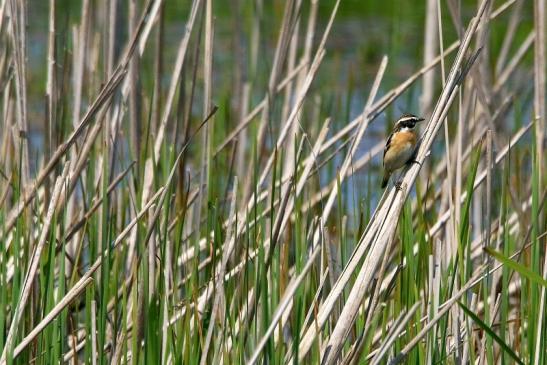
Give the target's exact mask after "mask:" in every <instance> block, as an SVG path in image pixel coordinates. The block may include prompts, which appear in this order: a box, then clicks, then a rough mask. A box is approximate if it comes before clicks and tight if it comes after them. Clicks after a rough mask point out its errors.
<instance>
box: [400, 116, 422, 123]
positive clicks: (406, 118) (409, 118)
mask: <svg viewBox="0 0 547 365" xmlns="http://www.w3.org/2000/svg"><path fill="white" fill-rule="evenodd" d="M417 119H418V118H416V117H404V118H401V119H399V123H402V122H406V121H409V120H417Z"/></svg>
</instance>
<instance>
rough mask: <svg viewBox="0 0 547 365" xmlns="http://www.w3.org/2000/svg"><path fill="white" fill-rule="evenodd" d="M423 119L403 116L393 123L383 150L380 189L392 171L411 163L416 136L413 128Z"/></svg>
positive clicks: (385, 183)
mask: <svg viewBox="0 0 547 365" xmlns="http://www.w3.org/2000/svg"><path fill="white" fill-rule="evenodd" d="M422 120H424V118H419V117H417V116H415V115H412V114H403V115H402V116H401V117H400V118H399V119H398V120H397V123H395V127H394V128H393V132H391V134H390V135H389V137H388V139H387V142H386V147H385V148H384V178H383V179H382V189H384V188H385V187H386V186H387V183H388V181H389V177H390V176H391V174H392V173H393V171H395V170H397V169H400V168H401V167H403V166H404V165H405V164H407V163H408V162H411V161H413V159H414V153H415V152H416V143H417V141H418V134H417V133H416V130H415V129H414V127H416V123H418V122H421V121H422Z"/></svg>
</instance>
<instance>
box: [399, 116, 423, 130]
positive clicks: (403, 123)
mask: <svg viewBox="0 0 547 365" xmlns="http://www.w3.org/2000/svg"><path fill="white" fill-rule="evenodd" d="M423 120H424V118H420V117H417V116H415V115H413V114H403V115H401V117H400V118H399V119H398V120H397V123H395V130H398V131H400V130H402V129H414V127H415V126H416V123H419V122H421V121H423Z"/></svg>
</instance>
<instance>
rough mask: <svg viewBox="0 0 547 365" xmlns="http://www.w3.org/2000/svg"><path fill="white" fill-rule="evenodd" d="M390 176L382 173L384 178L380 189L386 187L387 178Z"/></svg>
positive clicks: (387, 173) (385, 172)
mask: <svg viewBox="0 0 547 365" xmlns="http://www.w3.org/2000/svg"><path fill="white" fill-rule="evenodd" d="M390 176H391V174H390V173H389V172H387V171H384V178H383V179H382V189H385V188H386V186H387V182H388V181H389V177H390Z"/></svg>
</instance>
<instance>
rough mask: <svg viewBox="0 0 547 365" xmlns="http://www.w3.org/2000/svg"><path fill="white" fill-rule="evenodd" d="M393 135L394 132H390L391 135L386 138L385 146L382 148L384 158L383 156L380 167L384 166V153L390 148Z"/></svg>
mask: <svg viewBox="0 0 547 365" xmlns="http://www.w3.org/2000/svg"><path fill="white" fill-rule="evenodd" d="M393 134H395V131H393V132H391V134H390V135H389V137H387V141H386V146H385V147H384V156H383V161H382V166H383V165H385V162H386V152H387V150H389V147H390V146H391V139H392V137H393Z"/></svg>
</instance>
